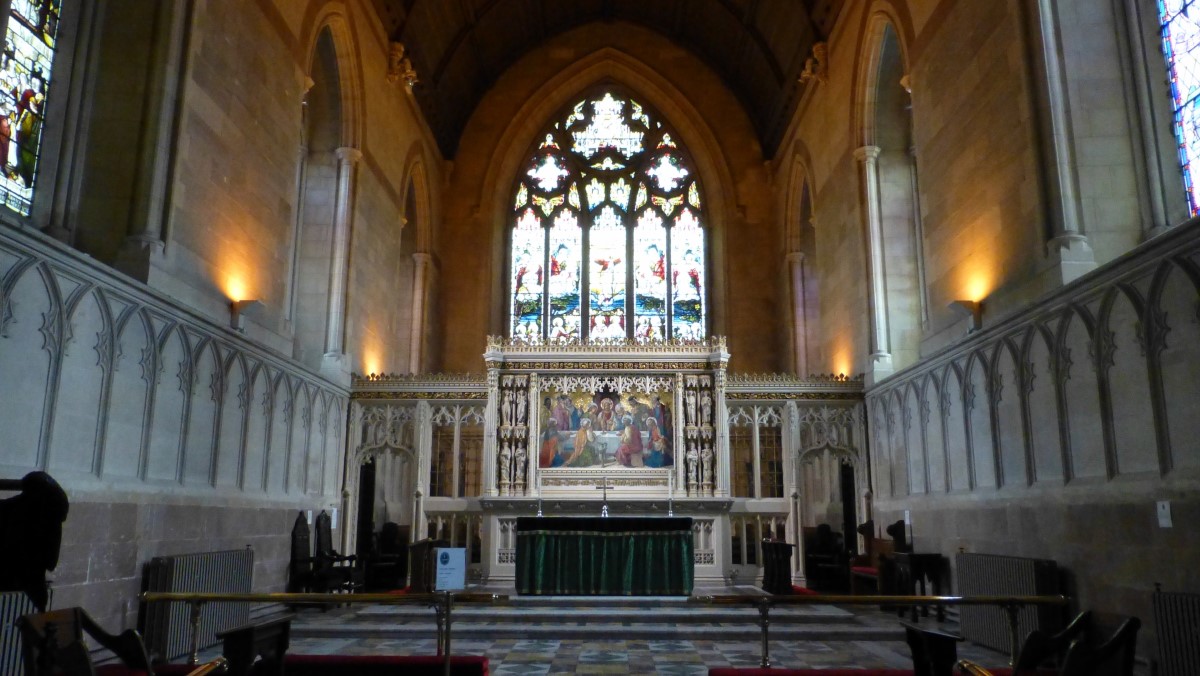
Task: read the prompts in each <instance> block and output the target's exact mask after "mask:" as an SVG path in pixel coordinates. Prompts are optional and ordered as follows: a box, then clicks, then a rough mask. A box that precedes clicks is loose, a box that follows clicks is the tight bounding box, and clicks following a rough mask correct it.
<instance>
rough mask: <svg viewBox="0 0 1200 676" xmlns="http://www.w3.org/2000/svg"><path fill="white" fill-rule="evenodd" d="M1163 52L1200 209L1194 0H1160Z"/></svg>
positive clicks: (1192, 207) (1191, 192)
mask: <svg viewBox="0 0 1200 676" xmlns="http://www.w3.org/2000/svg"><path fill="white" fill-rule="evenodd" d="M1158 16H1159V21H1160V23H1161V25H1162V44H1163V54H1165V55H1166V57H1167V70H1168V72H1169V74H1170V80H1171V99H1172V103H1173V107H1174V110H1175V138H1176V140H1177V141H1178V142H1179V164H1180V166H1181V167H1182V169H1183V187H1184V189H1185V190H1186V191H1187V197H1188V209H1189V212H1190V213H1191V215H1193V216H1195V215H1196V213H1197V212H1200V196H1197V194H1196V186H1195V184H1194V182H1193V181H1194V177H1193V175H1192V169H1193V167H1194V166H1196V164H1195V163H1196V160H1198V159H1200V7H1197V6H1195V4H1194V0H1158Z"/></svg>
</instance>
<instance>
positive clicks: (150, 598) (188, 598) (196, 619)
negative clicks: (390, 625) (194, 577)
mask: <svg viewBox="0 0 1200 676" xmlns="http://www.w3.org/2000/svg"><path fill="white" fill-rule="evenodd" d="M138 599H139V600H140V601H141V602H142V603H171V602H178V603H187V604H188V605H189V606H191V629H192V636H191V643H192V645H191V648H192V649H191V652H190V654H189V655H188V664H192V665H195V664H197V663H198V662H199V661H200V609H201V608H202V607H203V606H204V604H205V603H264V602H266V603H297V604H299V603H305V604H328V605H341V604H343V603H346V604H349V603H374V604H381V605H403V604H418V605H429V606H433V608H434V611H435V613H436V617H437V646H438V655H440V656H441V657H442V658H443V661H442V663H443V672H444V673H445V675H446V676H449V675H450V608H451V606H453V605H454V603H496V602H498V601H507V600H508V597H507V596H504V595H502V594H484V593H480V592H450V591H445V592H436V593H431V594H430V593H426V594H312V593H287V592H267V593H258V594H255V593H217V592H142V593H141V594H138ZM193 673H194V672H193Z"/></svg>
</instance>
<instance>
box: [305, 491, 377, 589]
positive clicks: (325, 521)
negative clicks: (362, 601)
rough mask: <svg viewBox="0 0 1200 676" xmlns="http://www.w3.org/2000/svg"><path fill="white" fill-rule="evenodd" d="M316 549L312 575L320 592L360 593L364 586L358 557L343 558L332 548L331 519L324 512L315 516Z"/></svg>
mask: <svg viewBox="0 0 1200 676" xmlns="http://www.w3.org/2000/svg"><path fill="white" fill-rule="evenodd" d="M314 525H315V527H316V532H317V533H316V534H317V548H316V550H315V551H314V552H313V558H314V559H315V564H314V569H313V574H314V576H315V577H316V578H317V583H318V585H319V586H321V587H322V591H327V592H329V591H351V592H352V591H360V590H362V588H363V587H364V586H365V585H364V577H363V571H362V569H361V568H359V567H358V565H357V562H358V557H357V556H354V555H349V556H343V555H342V554H339V553H338V552H337V550H335V549H334V548H333V519H332V518H330V516H329V514H328V513H326V511H325V510H321V513H320V514H318V515H317V518H316V523H315V524H314Z"/></svg>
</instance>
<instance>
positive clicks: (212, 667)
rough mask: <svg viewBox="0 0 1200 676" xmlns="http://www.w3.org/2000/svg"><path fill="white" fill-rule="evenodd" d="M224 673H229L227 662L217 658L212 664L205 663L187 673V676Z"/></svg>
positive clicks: (222, 658)
mask: <svg viewBox="0 0 1200 676" xmlns="http://www.w3.org/2000/svg"><path fill="white" fill-rule="evenodd" d="M226 671H229V662H227V661H225V658H224V657H218V658H217V659H215V660H213V661H212V662H206V663H204V664H201V665H200V666H199V667H197V668H196V669H193V670H192V671H189V672H188V674H187V676H208V675H209V674H223V673H225V672H226Z"/></svg>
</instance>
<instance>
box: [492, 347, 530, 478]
mask: <svg viewBox="0 0 1200 676" xmlns="http://www.w3.org/2000/svg"><path fill="white" fill-rule="evenodd" d="M487 383H488V395H487V396H488V398H487V409H486V410H485V412H484V415H483V453H481V455H482V459H483V468H482V477H481V478H482V481H483V490H482V493H483V495H489V496H490V495H498V492H497V490H496V453H497V452H499V450H500V449H499V447H498V446H497V444H496V404H497V400H498V399H499V397H500V371H499V369H497V368H496V367H495V366H491V365H489V368H488V375H487ZM531 408H533V407H531Z"/></svg>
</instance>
